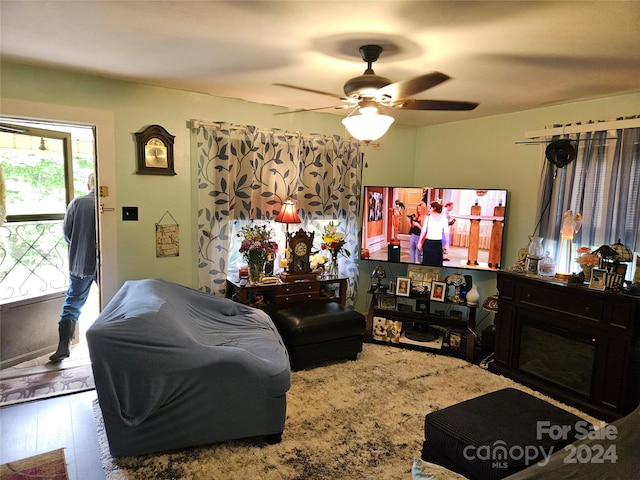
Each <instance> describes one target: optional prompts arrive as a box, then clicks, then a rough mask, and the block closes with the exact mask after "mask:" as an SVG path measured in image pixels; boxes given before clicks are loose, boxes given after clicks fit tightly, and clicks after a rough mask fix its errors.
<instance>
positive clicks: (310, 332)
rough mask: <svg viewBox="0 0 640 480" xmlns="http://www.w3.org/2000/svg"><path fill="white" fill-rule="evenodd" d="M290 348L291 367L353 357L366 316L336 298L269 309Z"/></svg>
mask: <svg viewBox="0 0 640 480" xmlns="http://www.w3.org/2000/svg"><path fill="white" fill-rule="evenodd" d="M270 315H271V318H272V319H273V323H274V324H275V325H276V328H277V329H278V331H279V332H280V336H281V337H282V340H283V341H284V343H285V346H286V347H287V350H288V352H289V361H290V363H291V369H292V370H301V369H303V368H306V367H308V366H310V365H313V364H317V363H320V362H325V361H329V360H340V359H350V360H355V359H357V357H358V353H360V352H361V351H362V342H363V338H364V330H365V323H366V319H365V317H364V315H362V314H361V313H360V312H357V311H356V310H353V309H351V308H348V307H344V306H342V305H340V304H338V303H335V302H329V303H315V302H314V303H309V304H300V305H296V306H292V307H283V308H280V309H278V310H275V311H271V312H270Z"/></svg>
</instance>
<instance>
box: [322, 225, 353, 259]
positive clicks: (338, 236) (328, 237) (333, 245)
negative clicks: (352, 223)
mask: <svg viewBox="0 0 640 480" xmlns="http://www.w3.org/2000/svg"><path fill="white" fill-rule="evenodd" d="M344 237H345V235H344V233H341V232H338V230H337V228H336V226H335V225H334V223H333V220H332V221H330V222H329V225H325V227H324V234H323V235H322V242H323V243H322V245H320V248H321V249H322V250H326V251H328V252H329V253H330V254H331V257H332V258H334V259H335V258H337V256H338V254H340V253H341V254H342V255H344V256H345V257H350V256H351V252H350V251H349V250H347V249H346V248H344V246H345V244H346V242H345V241H344Z"/></svg>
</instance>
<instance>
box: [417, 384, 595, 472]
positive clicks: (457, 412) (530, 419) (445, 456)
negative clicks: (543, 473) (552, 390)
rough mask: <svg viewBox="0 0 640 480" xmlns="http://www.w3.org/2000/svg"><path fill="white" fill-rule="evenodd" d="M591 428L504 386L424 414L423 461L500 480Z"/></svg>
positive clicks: (571, 416)
mask: <svg viewBox="0 0 640 480" xmlns="http://www.w3.org/2000/svg"><path fill="white" fill-rule="evenodd" d="M592 427H593V426H592V425H591V424H590V423H589V422H587V421H586V420H583V419H581V418H580V417H578V416H576V415H573V414H572V413H569V412H567V411H565V410H562V409H560V408H558V407H556V406H554V405H551V404H550V403H548V402H545V401H544V400H541V399H539V398H536V397H533V396H531V395H529V394H527V393H525V392H521V391H520V390H516V389H514V388H506V389H503V390H498V391H497V392H493V393H488V394H486V395H482V396H480V397H477V398H472V399H470V400H467V401H464V402H461V403H458V404H456V405H452V406H451V407H447V408H443V409H442V410H438V411H435V412H432V413H429V414H428V415H427V416H426V418H425V422H424V432H425V433H424V435H425V441H424V444H423V447H422V459H423V460H426V461H428V462H432V463H436V464H438V465H442V466H443V467H446V468H448V469H449V470H453V471H455V472H458V473H460V474H462V475H464V476H466V477H468V478H470V479H482V480H484V479H500V478H504V477H507V476H509V475H511V474H513V473H515V472H518V471H520V470H522V469H524V468H526V467H528V466H529V465H534V464H535V463H537V462H539V461H541V460H543V459H544V458H545V457H547V456H549V455H551V454H552V453H554V452H556V451H558V450H560V449H562V448H563V447H564V446H565V445H568V444H569V443H572V442H574V441H575V440H576V435H579V434H585V433H586V432H588V431H589V430H590V429H591V428H592ZM543 450H544V453H542V452H543Z"/></svg>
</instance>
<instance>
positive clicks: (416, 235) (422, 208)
mask: <svg viewBox="0 0 640 480" xmlns="http://www.w3.org/2000/svg"><path fill="white" fill-rule="evenodd" d="M426 218H427V204H426V203H424V202H420V203H419V204H418V205H417V206H416V213H414V214H412V215H409V221H410V222H411V228H410V229H409V260H410V261H411V263H422V249H421V248H418V240H419V239H420V233H421V232H422V224H423V223H424V221H425V219H426Z"/></svg>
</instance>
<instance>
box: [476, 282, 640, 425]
mask: <svg viewBox="0 0 640 480" xmlns="http://www.w3.org/2000/svg"><path fill="white" fill-rule="evenodd" d="M497 277H498V292H499V300H498V304H499V307H498V312H497V313H496V317H495V325H496V337H495V338H496V341H495V357H494V361H493V362H491V363H489V370H491V371H492V372H495V373H498V374H501V375H505V376H507V377H510V378H513V379H514V380H516V381H518V382H520V383H522V384H524V385H527V386H529V387H531V388H534V389H535V390H538V391H540V392H542V393H545V394H547V395H549V396H551V397H554V398H555V399H557V400H559V401H561V402H563V403H567V404H569V405H572V406H574V407H576V408H579V409H580V410H582V411H583V412H586V413H589V414H591V415H593V416H594V417H596V418H599V419H602V420H606V421H611V420H614V419H616V418H619V417H620V416H622V415H625V414H627V413H629V412H631V411H632V410H633V409H634V408H635V407H636V406H637V405H638V402H640V299H638V298H634V297H631V296H628V295H621V294H615V293H610V292H602V291H598V290H592V289H589V288H587V287H583V286H578V285H569V284H567V283H563V282H559V281H557V280H554V279H548V278H546V277H533V276H528V275H523V274H518V273H513V272H507V271H503V270H501V271H499V272H498V274H497Z"/></svg>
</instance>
